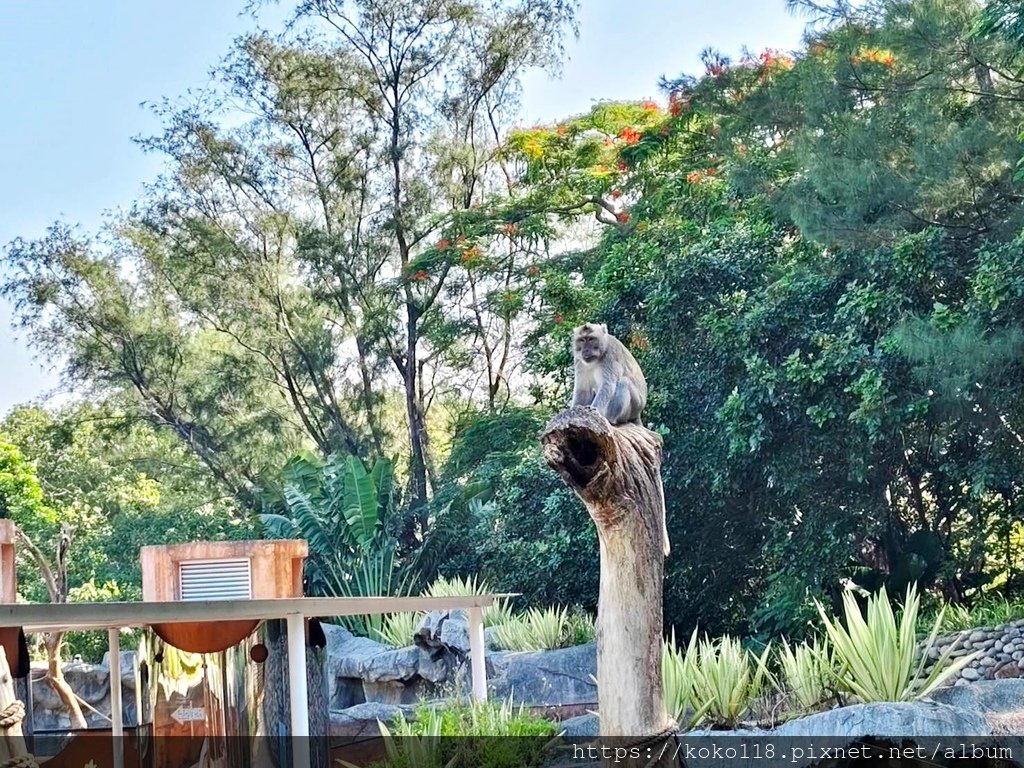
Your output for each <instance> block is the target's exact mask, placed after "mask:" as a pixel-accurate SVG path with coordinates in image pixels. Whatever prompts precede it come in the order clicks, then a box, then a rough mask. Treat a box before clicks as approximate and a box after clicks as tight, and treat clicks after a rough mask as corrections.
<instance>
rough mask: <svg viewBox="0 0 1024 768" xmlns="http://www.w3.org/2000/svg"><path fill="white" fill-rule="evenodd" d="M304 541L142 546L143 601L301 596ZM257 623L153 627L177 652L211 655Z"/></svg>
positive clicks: (234, 641) (241, 621) (253, 627)
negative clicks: (178, 650)
mask: <svg viewBox="0 0 1024 768" xmlns="http://www.w3.org/2000/svg"><path fill="white" fill-rule="evenodd" d="M308 554H309V546H308V545H307V544H306V542H305V541H302V540H294V539H285V540H275V541H262V540H257V541H195V542H190V543H187V544H173V545H169V546H150V547H143V548H142V551H141V559H142V599H143V600H145V601H146V602H151V603H163V602H174V601H182V602H195V601H202V600H252V599H260V598H267V599H273V598H283V597H302V567H303V564H304V563H305V562H306V556H307V555H308ZM258 624H259V622H258V621H255V620H252V619H248V620H239V621H217V622H215V623H212V624H211V623H202V622H196V623H168V624H155V625H153V631H154V632H156V634H157V635H159V636H160V638H161V639H162V640H164V641H165V642H167V643H170V644H171V645H173V646H174V647H175V648H179V649H181V650H183V651H188V652H190V653H214V652H217V651H223V650H225V649H227V648H230V647H231V646H233V645H236V644H237V643H239V642H240V641H241V640H242V639H243V638H245V637H247V636H249V635H250V634H252V632H253V631H254V630H255V629H256V626H257V625H258Z"/></svg>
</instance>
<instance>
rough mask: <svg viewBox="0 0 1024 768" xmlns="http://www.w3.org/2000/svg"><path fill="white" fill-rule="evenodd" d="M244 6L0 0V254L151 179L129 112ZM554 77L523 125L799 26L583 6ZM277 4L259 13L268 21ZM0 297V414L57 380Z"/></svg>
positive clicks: (196, 68)
mask: <svg viewBox="0 0 1024 768" xmlns="http://www.w3.org/2000/svg"><path fill="white" fill-rule="evenodd" d="M244 5H245V3H244V0H214V1H211V0H175V1H174V2H167V0H90V1H89V2H82V1H81V0H0V116H2V118H0V246H2V245H4V244H6V243H8V242H9V241H10V240H12V239H14V238H15V237H19V236H20V237H26V238H32V237H38V236H39V235H41V234H42V233H43V232H44V231H45V229H46V227H47V225H48V224H50V223H51V222H53V221H54V220H56V219H64V220H65V221H67V222H69V223H73V224H79V225H81V227H82V228H83V229H85V230H86V231H92V230H95V229H97V228H98V227H99V225H100V224H101V222H102V220H103V215H104V212H105V211H110V210H117V209H118V208H126V207H128V206H130V204H131V202H132V200H134V199H135V198H137V197H138V196H139V193H140V191H141V187H142V185H143V184H144V183H145V182H147V181H151V180H152V179H153V178H154V177H155V176H156V175H157V174H158V173H159V171H160V160H159V158H158V157H154V156H147V155H144V154H143V153H142V152H141V151H140V150H139V149H138V147H136V146H135V145H134V144H133V143H132V137H134V136H139V135H150V134H153V133H155V132H156V131H157V130H158V129H159V124H158V122H157V121H156V120H155V118H153V117H152V115H151V114H150V113H149V112H148V110H147V109H145V108H144V107H143V106H141V104H142V103H143V102H146V101H150V102H152V101H158V100H160V99H161V98H163V97H174V96H179V95H182V94H184V93H185V92H186V91H187V90H188V89H197V88H202V87H204V86H205V85H206V84H207V83H208V82H209V71H210V68H211V67H212V66H213V65H214V64H216V62H217V61H218V60H219V59H220V58H221V56H223V55H224V54H225V53H226V52H227V50H228V48H229V47H230V45H231V41H232V40H233V39H234V38H235V37H237V36H238V35H239V34H242V33H243V32H246V31H248V30H250V29H252V28H253V27H254V26H255V22H254V20H253V19H252V18H251V17H249V16H243V15H240V14H239V10H240V9H241V8H242V7H244ZM581 5H582V8H581V11H580V17H579V26H580V36H579V39H578V40H577V41H572V42H570V43H569V45H568V46H567V53H568V56H569V60H568V61H567V62H566V64H565V67H564V70H563V73H562V76H561V78H560V79H558V80H552V79H551V78H549V77H548V76H547V75H545V74H542V73H537V74H531V75H530V76H528V77H527V78H526V81H525V82H524V115H523V119H522V123H523V124H524V125H530V124H533V123H538V122H544V121H551V120H555V119H557V118H559V117H562V116H565V115H570V114H573V113H577V112H582V111H584V110H586V109H588V108H589V106H590V105H591V104H592V103H593V102H594V101H597V100H598V99H641V98H645V97H657V96H658V95H659V94H658V88H657V84H658V79H659V77H660V76H662V75H669V76H675V75H677V74H679V73H681V72H684V71H685V72H696V71H697V70H698V69H699V61H698V57H699V54H700V51H701V50H702V49H703V48H704V47H706V46H709V45H711V46H714V47H717V48H719V49H721V50H722V51H724V52H726V53H732V54H734V53H738V52H739V50H740V48H741V47H742V46H744V45H746V46H749V47H750V48H752V49H754V50H758V49H761V48H765V47H773V48H786V49H789V48H794V47H796V46H797V44H798V42H799V39H800V35H801V33H802V31H803V27H804V19H802V18H798V17H794V16H793V15H791V14H790V13H788V12H787V11H786V9H785V2H784V0H633V2H628V3H627V2H622V1H621V0H615V1H613V0H582V2H581ZM282 15H283V14H282V10H281V9H278V8H271V9H270V10H269V12H268V13H266V14H265V16H264V23H265V24H268V25H269V24H272V22H273V21H274V20H275V18H280V17H281V16H282ZM10 319H11V311H10V307H9V306H8V305H7V304H5V303H3V302H2V301H0V414H2V413H4V412H6V411H7V410H8V409H9V408H10V407H11V406H13V405H15V404H17V403H21V402H25V401H28V400H33V399H39V398H42V397H44V396H46V395H47V393H48V392H50V391H51V390H53V389H54V388H55V387H56V385H57V383H58V376H57V374H56V373H55V372H53V371H52V370H48V368H49V365H48V361H45V360H38V359H35V357H34V355H33V353H32V352H31V350H29V349H28V348H27V347H26V346H25V344H24V342H23V340H22V339H20V338H18V337H17V334H16V333H15V332H14V331H12V330H11V327H10Z"/></svg>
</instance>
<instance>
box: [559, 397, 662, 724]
mask: <svg viewBox="0 0 1024 768" xmlns="http://www.w3.org/2000/svg"><path fill="white" fill-rule="evenodd" d="M541 442H542V443H543V445H544V458H545V460H546V461H547V463H548V465H549V466H550V467H551V468H552V469H554V470H555V471H556V472H557V473H558V474H559V475H560V476H561V477H562V479H563V480H564V481H565V483H566V485H568V486H569V487H570V488H572V489H573V490H574V491H575V492H576V494H577V495H578V496H579V497H580V499H582V500H583V503H584V504H585V505H586V507H587V511H588V512H589V513H590V517H591V518H592V519H593V520H594V523H595V525H596V526H597V536H598V540H599V542H600V547H601V581H600V585H601V586H600V596H599V599H598V609H597V684H598V707H599V716H600V721H601V735H602V736H617V737H632V738H633V739H637V738H638V737H649V736H654V735H656V734H660V733H664V732H665V731H666V729H668V728H670V726H672V722H671V720H670V719H669V716H668V713H667V712H666V710H665V700H664V694H663V690H662V679H661V648H662V589H663V583H664V572H665V563H664V558H665V555H666V554H667V547H665V544H666V540H665V533H664V530H665V496H664V490H663V488H662V484H661V447H662V440H661V436H660V435H658V434H657V433H655V432H651V431H650V430H649V429H645V428H644V427H642V426H640V425H638V424H624V425H621V426H612V425H611V424H610V423H609V422H608V420H607V419H605V418H604V416H602V415H601V414H600V413H598V412H597V411H596V410H594V409H593V408H587V407H575V408H570V409H569V410H566V411H562V412H561V413H559V414H558V415H557V416H555V418H554V419H552V420H551V422H550V423H549V424H548V425H547V427H546V428H545V430H544V432H543V433H542V434H541Z"/></svg>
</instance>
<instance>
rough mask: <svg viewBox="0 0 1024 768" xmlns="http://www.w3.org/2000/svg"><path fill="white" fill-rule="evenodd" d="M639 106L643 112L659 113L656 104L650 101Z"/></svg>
mask: <svg viewBox="0 0 1024 768" xmlns="http://www.w3.org/2000/svg"><path fill="white" fill-rule="evenodd" d="M640 106H641V107H643V109H644V111H645V112H661V107H659V106H658V104H657V103H656V102H653V101H650V100H648V101H645V102H643V103H641V104H640Z"/></svg>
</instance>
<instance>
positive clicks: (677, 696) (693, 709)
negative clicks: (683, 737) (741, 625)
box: [661, 629, 708, 730]
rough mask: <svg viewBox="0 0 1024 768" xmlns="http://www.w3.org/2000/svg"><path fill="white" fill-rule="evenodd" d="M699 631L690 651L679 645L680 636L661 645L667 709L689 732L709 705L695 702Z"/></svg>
mask: <svg viewBox="0 0 1024 768" xmlns="http://www.w3.org/2000/svg"><path fill="white" fill-rule="evenodd" d="M696 658H697V630H696V629H694V630H693V634H692V635H690V643H689V645H687V647H686V649H685V650H684V649H681V648H679V646H678V645H677V644H676V633H675V630H673V631H672V635H671V636H670V638H669V639H668V640H666V641H665V642H664V643H663V644H662V646H661V679H662V690H663V693H664V696H665V708H666V709H667V710H668V713H669V715H670V716H671V717H672V719H673V720H675V721H676V722H677V723H678V724H679V727H680V728H682V729H684V730H689V729H691V728H693V727H694V726H696V725H697V723H699V722H700V721H701V720H702V719H703V718H704V715H706V714H707V711H708V704H707V702H705V703H704V704H700V703H698V702H697V701H696V699H695V684H696V670H695V668H694V667H695V664H696Z"/></svg>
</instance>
